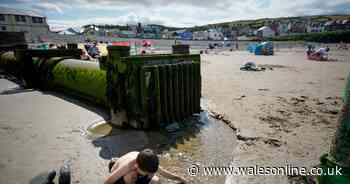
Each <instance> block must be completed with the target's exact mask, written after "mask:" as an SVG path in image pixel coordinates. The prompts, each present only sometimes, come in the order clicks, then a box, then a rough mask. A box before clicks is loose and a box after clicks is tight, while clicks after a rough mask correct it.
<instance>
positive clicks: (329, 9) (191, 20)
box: [0, 0, 350, 30]
mask: <svg viewBox="0 0 350 184" xmlns="http://www.w3.org/2000/svg"><path fill="white" fill-rule="evenodd" d="M0 6H1V7H6V8H14V9H23V10H32V11H36V12H38V13H40V14H42V15H43V16H45V17H47V22H48V24H49V26H50V29H51V30H60V29H61V30H62V29H66V28H69V27H72V28H74V27H81V26H83V25H87V24H96V25H127V24H136V23H138V22H141V23H143V24H158V25H164V26H166V27H176V28H189V27H195V26H204V25H209V24H218V23H225V22H234V21H250V20H257V19H274V18H291V17H300V16H318V15H345V16H346V15H350V2H349V1H348V0H334V1H332V2H328V1H325V0H322V1H317V0H312V1H307V2H304V1H302V0H295V1H293V2H289V1H285V2H282V3H281V2H280V1H278V0H247V1H244V2H241V1H233V2H231V1H230V0H224V1H220V2H211V1H210V0H201V1H200V0H191V1H185V0H179V1H177V2H172V1H167V0H140V1H137V2H130V1H128V0H117V1H113V0H104V1H97V0H63V1H53V0H15V1H10V0H4V1H2V2H0ZM233 12H237V13H233Z"/></svg>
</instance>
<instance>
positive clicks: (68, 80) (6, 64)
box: [0, 52, 108, 107]
mask: <svg viewBox="0 0 350 184" xmlns="http://www.w3.org/2000/svg"><path fill="white" fill-rule="evenodd" d="M24 62H32V65H29V66H32V67H30V68H24V67H23V63H24ZM0 67H1V68H3V69H4V70H5V71H7V72H9V73H10V74H12V75H15V76H16V77H19V78H22V77H24V80H25V81H26V83H27V84H28V83H30V84H33V86H34V87H38V88H45V89H48V90H50V89H55V90H57V89H58V90H61V91H64V92H66V93H70V94H74V95H76V96H79V97H82V98H84V99H87V100H89V101H92V102H94V103H96V104H99V105H102V106H105V107H107V106H108V103H107V97H106V86H107V80H106V71H104V70H100V68H99V63H97V62H90V61H84V60H78V59H66V58H65V57H53V58H50V59H45V58H26V59H25V60H20V59H18V58H16V57H15V54H14V52H5V53H2V54H1V56H0ZM22 70H30V71H22ZM25 73H27V74H28V75H30V78H29V77H27V76H26V75H23V74H25Z"/></svg>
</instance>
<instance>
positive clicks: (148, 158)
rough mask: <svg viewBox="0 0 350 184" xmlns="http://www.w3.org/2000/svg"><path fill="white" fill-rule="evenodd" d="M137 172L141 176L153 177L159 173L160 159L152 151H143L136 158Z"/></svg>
mask: <svg viewBox="0 0 350 184" xmlns="http://www.w3.org/2000/svg"><path fill="white" fill-rule="evenodd" d="M136 164H137V166H136V167H137V171H138V173H139V174H141V175H152V174H154V173H156V172H157V170H158V167H159V159H158V156H157V154H155V153H154V152H153V150H151V149H144V150H142V151H141V152H140V153H139V154H138V155H137V158H136Z"/></svg>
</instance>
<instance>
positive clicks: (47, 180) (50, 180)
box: [43, 170, 56, 184]
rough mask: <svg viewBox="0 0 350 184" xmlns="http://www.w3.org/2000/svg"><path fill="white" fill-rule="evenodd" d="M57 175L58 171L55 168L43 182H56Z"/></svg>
mask: <svg viewBox="0 0 350 184" xmlns="http://www.w3.org/2000/svg"><path fill="white" fill-rule="evenodd" d="M55 177H56V171H55V170H51V171H50V172H49V173H48V175H47V178H46V179H45V181H44V182H43V184H54V181H53V180H54V179H55Z"/></svg>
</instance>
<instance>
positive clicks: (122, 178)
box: [105, 149, 187, 184]
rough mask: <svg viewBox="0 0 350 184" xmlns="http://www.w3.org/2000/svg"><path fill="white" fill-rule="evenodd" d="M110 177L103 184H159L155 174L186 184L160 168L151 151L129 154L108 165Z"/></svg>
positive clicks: (156, 157)
mask: <svg viewBox="0 0 350 184" xmlns="http://www.w3.org/2000/svg"><path fill="white" fill-rule="evenodd" d="M109 169H110V172H111V175H110V176H109V177H108V178H107V179H106V181H105V184H148V183H150V184H160V181H159V178H158V177H157V176H155V174H156V172H158V173H159V174H160V175H162V176H164V177H166V178H169V179H173V180H178V181H179V182H181V183H187V182H186V180H185V179H184V178H182V177H180V176H177V175H175V174H173V173H171V172H169V171H167V170H165V169H163V168H161V167H159V159H158V156H157V155H156V154H155V153H154V152H153V151H152V150H151V149H145V150H143V151H141V152H137V151H133V152H129V153H127V154H125V155H123V156H122V157H120V158H119V159H118V160H117V161H115V162H111V163H110V165H109Z"/></svg>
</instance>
